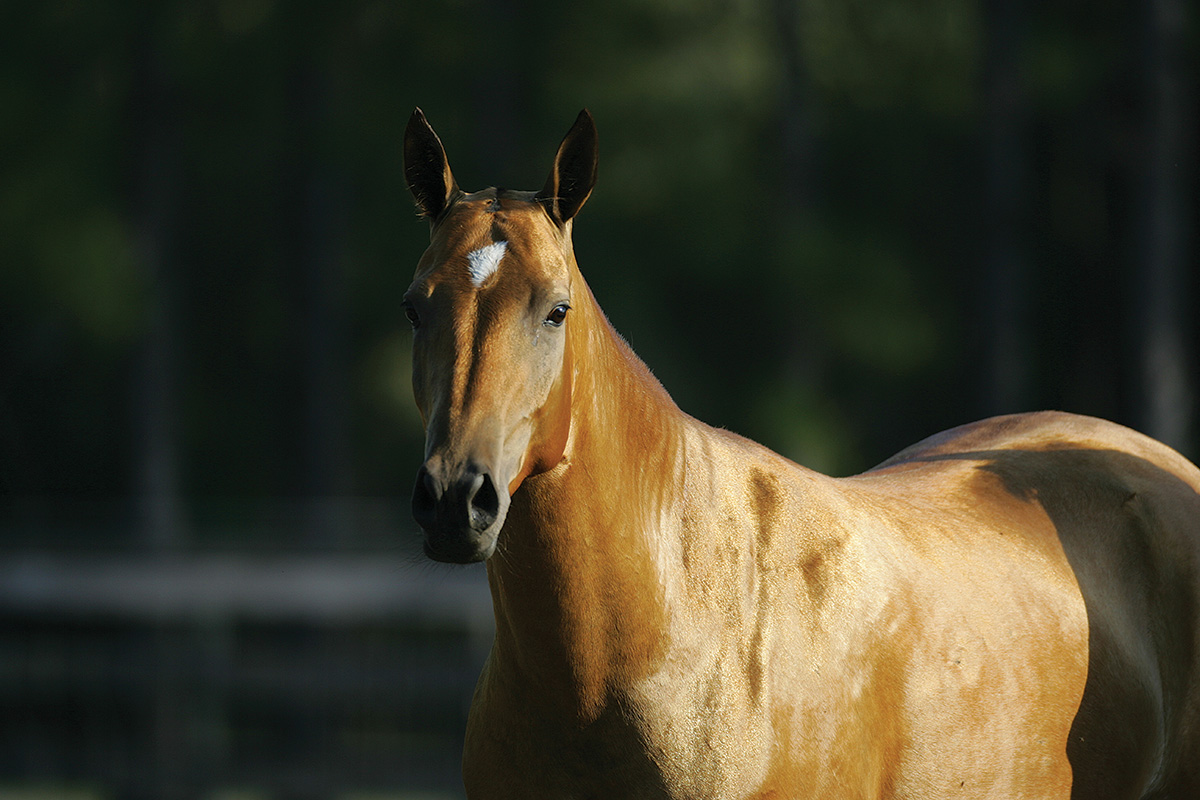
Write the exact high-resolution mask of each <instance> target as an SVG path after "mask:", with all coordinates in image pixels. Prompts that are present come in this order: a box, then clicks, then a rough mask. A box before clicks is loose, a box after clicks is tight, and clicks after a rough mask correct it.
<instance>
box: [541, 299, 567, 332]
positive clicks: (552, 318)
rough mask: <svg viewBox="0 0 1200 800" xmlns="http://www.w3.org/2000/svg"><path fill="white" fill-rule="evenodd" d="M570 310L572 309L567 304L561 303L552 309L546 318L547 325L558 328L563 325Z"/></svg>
mask: <svg viewBox="0 0 1200 800" xmlns="http://www.w3.org/2000/svg"><path fill="white" fill-rule="evenodd" d="M570 310H571V307H570V306H569V305H567V304H566V303H559V304H558V305H556V306H555V307H554V308H553V309H551V311H550V314H549V315H548V316H547V317H546V324H547V325H550V326H552V327H555V328H557V327H558V326H559V325H562V324H563V320H565V319H566V318H567V312H568V311H570Z"/></svg>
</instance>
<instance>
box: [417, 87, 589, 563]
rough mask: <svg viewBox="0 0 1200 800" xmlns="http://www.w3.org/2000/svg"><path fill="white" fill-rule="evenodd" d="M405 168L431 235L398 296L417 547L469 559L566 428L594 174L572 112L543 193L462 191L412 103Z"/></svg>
mask: <svg viewBox="0 0 1200 800" xmlns="http://www.w3.org/2000/svg"><path fill="white" fill-rule="evenodd" d="M404 169H405V178H406V179H407V182H408V185H409V188H410V190H411V191H412V193H413V196H414V197H415V198H416V201H417V206H418V208H419V209H420V212H421V214H422V215H423V216H424V217H426V218H427V219H428V220H429V223H430V244H429V248H428V249H427V250H426V251H425V253H424V255H423V256H422V257H421V260H420V261H419V262H418V265H417V270H416V275H415V277H414V279H413V282H412V285H411V286H410V287H409V289H408V291H407V292H406V293H405V295H404V312H405V314H406V315H407V317H408V319H409V322H410V323H412V326H413V331H414V334H413V394H414V396H415V398H416V403H417V407H418V409H419V410H420V413H421V419H422V421H423V423H424V425H425V462H424V464H423V465H422V467H421V469H420V471H419V472H418V473H417V480H416V486H415V487H414V489H413V499H412V510H413V516H414V518H415V519H416V520H417V522H418V524H420V526H421V528H422V529H423V531H424V534H425V552H426V554H427V555H428V556H429V557H430V558H433V559H435V560H438V561H448V562H456V563H469V562H473V561H482V560H484V559H486V558H488V557H489V556H490V555H491V554H492V553H493V552H494V551H495V549H496V544H497V540H498V536H499V533H500V529H501V528H502V527H503V525H504V520H505V516H506V514H507V512H508V508H509V502H510V498H511V497H512V494H513V493H514V492H515V491H517V489H518V487H519V486H520V485H521V483H522V481H524V480H525V479H526V478H527V477H529V476H530V475H536V474H539V473H542V472H546V471H548V470H550V469H553V468H554V467H555V466H556V465H557V464H558V463H559V462H560V461H561V460H562V458H563V453H564V450H565V448H566V445H567V437H568V434H569V432H570V419H571V414H570V408H571V389H572V358H571V353H572V349H573V348H572V345H571V342H572V340H573V338H574V336H576V335H577V334H575V333H574V332H573V331H572V328H573V321H574V319H575V317H576V316H578V314H577V313H573V312H572V305H573V302H578V300H577V299H578V298H582V297H583V296H584V295H586V294H587V289H586V286H585V285H584V283H583V279H582V278H581V277H580V275H579V271H578V267H577V266H576V264H575V257H574V253H573V250H572V245H571V220H572V219H573V217H574V216H575V214H576V213H578V211H579V209H580V208H582V206H583V204H584V202H586V200H587V198H588V195H589V194H590V193H591V190H592V186H593V185H594V183H595V176H596V128H595V125H594V123H593V121H592V118H591V115H590V114H588V112H587V111H586V110H585V111H583V112H581V113H580V115H579V118H578V119H577V120H576V121H575V125H574V126H573V127H572V128H571V130H570V132H569V133H568V134H567V136H566V138H565V139H563V142H562V144H561V145H560V146H559V149H558V152H557V154H556V156H555V159H554V165H553V168H552V169H551V171H550V177H549V178H548V179H547V181H546V184H545V186H544V188H543V189H542V190H541V191H539V192H516V191H510V190H505V189H496V188H489V189H484V190H482V191H479V192H474V193H470V194H468V193H465V192H463V191H461V190H460V189H459V188H458V185H457V183H456V182H455V180H454V177H453V174H452V173H451V171H450V166H449V163H448V162H447V160H446V153H445V150H444V148H443V147H442V144H441V141H440V140H439V139H438V137H437V134H436V133H434V131H433V128H431V127H430V125H429V123H428V122H427V121H426V119H425V116H424V115H423V114H422V113H421V111H420V110H419V109H418V110H416V111H414V112H413V115H412V118H411V119H410V120H409V123H408V127H407V129H406V131H405V136H404Z"/></svg>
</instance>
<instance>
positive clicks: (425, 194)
mask: <svg viewBox="0 0 1200 800" xmlns="http://www.w3.org/2000/svg"><path fill="white" fill-rule="evenodd" d="M404 179H405V180H406V181H408V190H409V191H410V192H412V194H413V197H414V198H416V200H417V206H418V207H419V208H420V209H421V213H422V214H423V215H424V216H426V217H427V218H428V219H429V221H430V222H436V221H437V219H438V217H440V216H441V215H442V212H443V211H445V210H446V207H447V206H448V205H449V204H450V197H451V196H452V195H453V194H454V193H455V192H456V191H458V186H457V185H456V184H455V183H454V176H453V175H452V174H451V173H450V163H449V162H448V161H447V160H446V150H445V148H443V147H442V142H441V140H440V139H438V136H437V134H436V133H434V132H433V128H432V127H431V126H430V125H429V121H428V120H426V119H425V115H424V114H423V113H421V109H419V108H418V109H414V110H413V113H412V116H411V117H409V119H408V127H407V128H405V129H404Z"/></svg>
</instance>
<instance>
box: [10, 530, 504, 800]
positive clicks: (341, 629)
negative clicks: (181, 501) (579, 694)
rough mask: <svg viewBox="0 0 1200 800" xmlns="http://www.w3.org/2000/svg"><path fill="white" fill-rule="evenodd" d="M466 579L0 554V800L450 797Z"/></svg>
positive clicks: (369, 570) (481, 610) (470, 605)
mask: <svg viewBox="0 0 1200 800" xmlns="http://www.w3.org/2000/svg"><path fill="white" fill-rule="evenodd" d="M491 632H492V620H491V604H490V599H489V597H488V594H487V585H486V579H485V577H484V574H483V571H482V570H480V569H470V570H454V571H442V570H434V569H432V568H428V567H424V566H418V565H414V564H413V563H412V562H411V560H410V559H407V558H401V557H398V556H396V555H387V554H372V553H357V554H346V553H324V554H322V553H306V554H290V555H287V554H283V555H281V554H273V555H262V554H259V555H253V554H244V553H243V554H236V553H212V552H209V553H196V554H190V555H189V554H186V553H179V552H175V553H168V554H157V555H153V554H152V555H147V554H144V553H134V554H124V555H121V554H100V555H97V554H94V553H86V552H79V551H54V552H50V551H44V550H36V549H30V548H29V547H22V548H20V549H19V550H15V551H10V552H5V553H2V554H0V790H2V789H4V788H5V787H15V788H18V789H20V788H22V787H37V786H43V787H44V786H57V787H75V788H76V789H78V788H82V789H85V790H87V791H88V792H93V793H94V794H89V795H88V796H97V797H106V798H163V800H169V799H170V798H210V797H217V796H228V795H227V794H226V793H228V792H235V793H239V794H237V796H249V797H261V798H271V799H272V800H274V799H275V798H279V799H280V800H283V799H286V798H313V800H316V799H317V798H342V797H352V796H355V795H358V796H362V795H363V794H364V793H370V795H371V796H373V797H397V798H402V797H422V798H425V797H438V798H441V797H445V798H454V797H460V796H461V794H462V791H461V784H460V779H459V769H458V759H459V753H460V748H461V742H462V732H463V728H464V726H465V722H466V712H467V708H468V704H469V701H470V694H471V690H472V688H473V686H474V682H475V679H476V677H477V675H478V673H479V669H480V667H481V665H482V662H483V659H484V658H485V656H486V652H487V647H488V646H489V644H490V641H491Z"/></svg>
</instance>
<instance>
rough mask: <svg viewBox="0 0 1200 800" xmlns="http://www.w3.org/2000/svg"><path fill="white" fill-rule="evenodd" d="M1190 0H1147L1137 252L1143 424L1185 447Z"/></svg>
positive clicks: (1189, 403)
mask: <svg viewBox="0 0 1200 800" xmlns="http://www.w3.org/2000/svg"><path fill="white" fill-rule="evenodd" d="M1187 11H1188V6H1187V4H1186V3H1184V1H1183V0H1147V2H1146V3H1145V5H1144V6H1143V14H1144V15H1145V16H1144V24H1145V36H1144V39H1143V42H1142V47H1143V63H1144V69H1145V92H1146V103H1145V139H1144V141H1145V148H1144V151H1143V153H1144V160H1143V161H1142V162H1141V164H1140V169H1141V176H1140V177H1141V181H1142V187H1143V188H1142V197H1141V203H1140V207H1139V211H1138V215H1139V220H1138V222H1139V233H1140V235H1139V240H1138V245H1139V246H1138V253H1137V267H1138V273H1139V274H1138V280H1137V286H1138V298H1139V305H1140V308H1139V314H1138V329H1139V330H1140V332H1141V335H1142V342H1141V348H1140V351H1141V352H1140V362H1141V363H1140V372H1141V380H1140V384H1141V392H1140V398H1141V399H1140V403H1139V405H1140V409H1139V412H1138V417H1139V419H1138V424H1139V425H1140V426H1141V427H1142V428H1143V430H1145V432H1146V433H1148V434H1150V435H1151V436H1153V437H1155V438H1157V439H1160V440H1161V441H1163V442H1166V443H1167V444H1169V445H1171V446H1172V447H1175V448H1177V449H1179V450H1183V451H1187V450H1189V449H1191V445H1192V441H1191V438H1190V437H1191V432H1192V424H1193V420H1192V416H1193V397H1192V391H1193V387H1192V381H1191V377H1190V370H1189V367H1188V346H1187V333H1186V320H1185V316H1186V315H1187V314H1188V313H1189V311H1190V309H1191V305H1190V303H1189V302H1188V294H1189V292H1188V289H1189V286H1188V284H1189V280H1188V278H1189V274H1188V270H1189V267H1191V266H1194V265H1192V264H1191V263H1190V245H1191V242H1190V241H1189V236H1188V231H1187V226H1188V220H1190V219H1193V218H1192V217H1190V216H1189V215H1190V214H1191V213H1193V212H1194V209H1191V208H1189V197H1190V195H1189V193H1188V189H1187V187H1188V186H1189V185H1194V184H1190V183H1189V181H1188V177H1189V176H1190V175H1191V174H1192V173H1191V167H1193V163H1192V157H1193V153H1192V150H1191V148H1192V147H1194V146H1195V145H1194V142H1195V138H1194V136H1193V135H1189V134H1190V133H1191V131H1190V130H1189V128H1190V124H1191V122H1192V120H1190V119H1188V115H1187V113H1186V111H1187V109H1188V108H1189V105H1188V101H1189V98H1188V97H1187V96H1186V95H1187V91H1186V86H1187V79H1188V75H1189V73H1188V67H1189V64H1188V63H1187V61H1186V59H1185V53H1186V49H1185V47H1184V37H1185V33H1186V17H1187Z"/></svg>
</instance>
